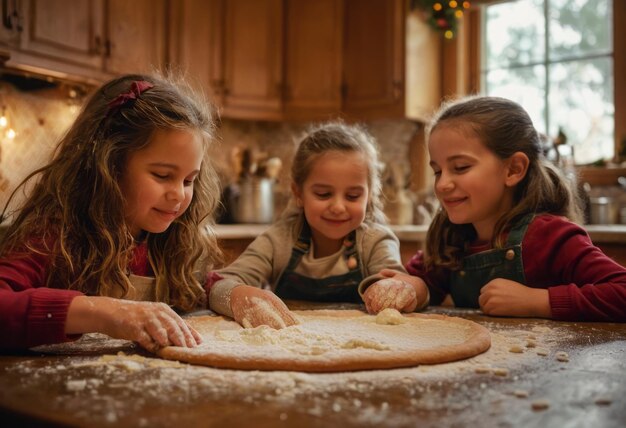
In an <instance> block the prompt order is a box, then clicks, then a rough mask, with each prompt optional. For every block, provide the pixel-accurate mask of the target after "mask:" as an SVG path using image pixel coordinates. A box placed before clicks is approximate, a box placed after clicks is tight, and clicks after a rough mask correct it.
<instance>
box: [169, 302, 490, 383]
mask: <svg viewBox="0 0 626 428" xmlns="http://www.w3.org/2000/svg"><path fill="white" fill-rule="evenodd" d="M293 312H294V313H295V314H296V316H297V318H298V320H299V321H300V324H299V325H296V326H291V327H287V328H284V329H281V330H274V329H271V328H269V327H266V326H261V327H257V328H253V329H243V328H242V327H241V326H240V325H239V324H237V323H236V322H234V321H232V320H230V319H226V318H223V317H219V316H218V317H215V316H201V317H195V318H189V319H188V320H187V321H188V322H189V324H190V325H191V326H193V327H194V328H195V329H196V330H197V331H198V332H199V333H200V334H201V335H202V338H203V343H202V345H200V346H198V347H195V348H183V347H177V346H168V347H165V348H163V349H161V350H160V351H159V352H158V355H159V356H160V357H162V358H166V359H169V360H178V361H182V362H187V363H191V364H200V365H206V366H211V367H219V368H228V369H241V370H285V371H304V372H339V371H353V370H369V369H389V368H397V367H410V366H416V365H420V364H439V363H446V362H450V361H457V360H461V359H465V358H470V357H473V356H475V355H478V354H480V353H482V352H485V351H486V350H487V349H489V347H490V346H491V337H490V335H489V331H488V330H487V329H486V328H485V327H483V326H481V325H479V324H477V323H475V322H473V321H469V320H465V319H463V318H458V317H449V316H445V315H434V314H433V315H429V314H415V313H412V314H406V315H405V317H406V321H407V322H405V323H402V324H396V325H387V324H378V323H376V316H373V315H368V314H365V313H364V312H361V311H356V310H311V311H293Z"/></svg>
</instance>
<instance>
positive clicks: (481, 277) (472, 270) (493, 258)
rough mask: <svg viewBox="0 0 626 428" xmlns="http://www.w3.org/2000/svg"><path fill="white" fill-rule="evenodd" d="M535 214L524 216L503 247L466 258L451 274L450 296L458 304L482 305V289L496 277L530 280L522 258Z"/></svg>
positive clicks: (518, 280) (460, 305) (523, 282)
mask: <svg viewBox="0 0 626 428" xmlns="http://www.w3.org/2000/svg"><path fill="white" fill-rule="evenodd" d="M533 217H534V215H530V214H529V215H527V216H525V217H523V218H522V219H521V220H520V221H519V222H518V223H517V224H516V225H515V226H514V227H513V229H511V232H510V233H509V236H508V238H507V241H506V244H505V246H504V247H503V248H497V249H491V250H487V251H482V252H480V253H476V254H472V255H469V256H466V257H464V258H463V264H462V268H461V270H458V271H453V272H452V274H451V275H450V296H451V297H452V300H453V301H454V305H455V306H458V307H465V308H478V307H479V305H478V297H479V296H480V289H481V288H483V287H484V286H485V285H486V284H487V283H488V282H489V281H491V280H492V279H495V278H504V279H509V280H511V281H516V282H519V283H520V284H526V277H525V275H524V262H523V260H522V240H523V239H524V235H525V234H526V230H527V229H528V225H529V224H530V222H531V221H532V219H533Z"/></svg>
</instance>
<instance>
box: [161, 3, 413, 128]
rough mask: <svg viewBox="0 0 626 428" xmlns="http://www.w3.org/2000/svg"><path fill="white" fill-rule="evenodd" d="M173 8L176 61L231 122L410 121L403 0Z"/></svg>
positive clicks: (225, 4)
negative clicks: (405, 94)
mask: <svg viewBox="0 0 626 428" xmlns="http://www.w3.org/2000/svg"><path fill="white" fill-rule="evenodd" d="M173 8H174V10H173V13H172V16H176V17H177V19H175V20H174V21H175V25H174V26H173V27H172V32H171V37H172V40H173V43H172V46H174V52H173V53H172V58H173V59H174V61H175V62H176V63H177V65H180V66H181V68H183V70H185V71H186V72H187V74H188V75H190V77H191V78H192V79H194V80H195V79H197V80H199V81H200V82H201V86H202V87H203V88H204V89H205V91H206V92H207V93H208V94H209V95H210V96H212V97H213V100H214V101H215V102H216V104H217V105H218V106H219V108H220V109H221V115H222V116H223V117H230V118H238V119H253V120H290V119H296V120H323V119H328V118H332V117H336V116H339V115H347V116H348V117H349V118H355V119H365V118H377V117H389V116H396V117H402V116H403V115H404V97H403V85H404V83H403V79H404V70H403V67H404V24H403V22H404V16H405V4H404V1H403V0H392V1H387V0H363V1H360V0H359V1H350V0H318V1H314V2H312V1H301V0H257V1H254V0H228V1H225V0H209V1H208V2H200V1H199V0H184V1H182V2H177V3H176V4H175V5H173ZM198 16H203V17H204V18H205V19H204V20H201V19H199V18H198ZM207 27H212V28H208V29H207ZM187 32H188V33H189V34H186V33H187ZM181 34H182V36H181ZM192 35H197V37H195V38H194V37H192ZM189 46H193V47H194V48H195V49H191V48H190V47H189ZM200 52H201V53H202V54H204V56H203V55H200V54H199V53H200ZM207 60H208V61H207ZM198 74H199V75H198Z"/></svg>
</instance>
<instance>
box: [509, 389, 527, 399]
mask: <svg viewBox="0 0 626 428" xmlns="http://www.w3.org/2000/svg"><path fill="white" fill-rule="evenodd" d="M513 395H515V396H516V397H517V398H528V395H529V394H528V391H525V390H523V389H516V390H515V391H513Z"/></svg>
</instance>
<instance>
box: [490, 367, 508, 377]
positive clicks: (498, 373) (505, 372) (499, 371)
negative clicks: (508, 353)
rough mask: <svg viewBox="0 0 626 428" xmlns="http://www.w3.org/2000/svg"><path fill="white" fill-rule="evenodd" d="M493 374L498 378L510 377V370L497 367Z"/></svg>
mask: <svg viewBox="0 0 626 428" xmlns="http://www.w3.org/2000/svg"><path fill="white" fill-rule="evenodd" d="M493 374H495V375H496V376H508V375H509V370H508V369H505V368H502V367H496V368H494V369H493Z"/></svg>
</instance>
